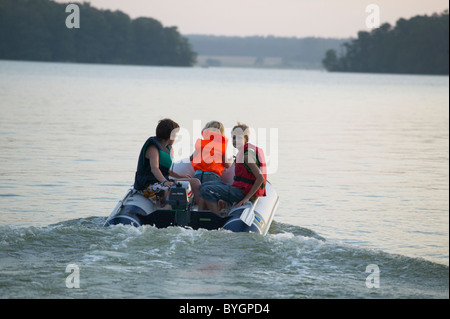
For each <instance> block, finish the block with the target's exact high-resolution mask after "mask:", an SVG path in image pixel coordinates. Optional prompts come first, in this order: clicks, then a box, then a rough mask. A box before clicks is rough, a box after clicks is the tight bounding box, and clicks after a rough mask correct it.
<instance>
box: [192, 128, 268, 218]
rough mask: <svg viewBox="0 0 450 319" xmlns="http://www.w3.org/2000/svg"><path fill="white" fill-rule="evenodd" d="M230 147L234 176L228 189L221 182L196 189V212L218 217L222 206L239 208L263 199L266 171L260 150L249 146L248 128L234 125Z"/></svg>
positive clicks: (208, 183) (205, 184)
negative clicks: (234, 150) (209, 212)
mask: <svg viewBox="0 0 450 319" xmlns="http://www.w3.org/2000/svg"><path fill="white" fill-rule="evenodd" d="M231 135H232V137H233V146H234V147H235V148H237V149H238V150H239V151H238V154H237V156H236V164H235V176H234V182H233V184H232V185H229V184H226V183H224V182H221V181H216V182H207V183H204V184H202V185H201V186H200V193H199V196H200V200H199V209H201V210H204V209H208V210H211V211H213V212H214V213H216V214H219V215H220V212H221V210H222V209H223V208H225V206H226V203H236V204H235V205H234V207H240V206H242V205H244V204H245V203H246V202H248V201H249V200H251V199H252V198H254V197H261V196H266V190H265V186H266V182H267V170H266V162H265V159H264V153H263V151H262V149H260V148H258V147H256V146H255V145H252V144H250V143H249V142H248V141H249V128H248V126H247V125H245V124H240V123H238V125H236V126H235V127H233V130H232V131H231Z"/></svg>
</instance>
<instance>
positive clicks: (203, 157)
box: [190, 121, 232, 183]
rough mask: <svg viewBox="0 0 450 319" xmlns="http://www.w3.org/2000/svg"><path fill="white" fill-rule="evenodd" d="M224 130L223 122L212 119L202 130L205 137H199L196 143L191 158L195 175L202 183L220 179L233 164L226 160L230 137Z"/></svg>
mask: <svg viewBox="0 0 450 319" xmlns="http://www.w3.org/2000/svg"><path fill="white" fill-rule="evenodd" d="M224 132H225V128H224V126H223V124H222V123H220V122H218V121H210V122H208V123H207V124H206V125H205V127H204V128H203V130H202V137H203V139H198V140H197V142H196V143H195V151H194V153H193V154H192V155H191V157H190V159H191V163H192V167H193V168H194V171H195V175H194V177H195V178H197V179H198V180H199V181H200V182H202V183H205V182H210V181H220V178H221V176H222V173H223V171H224V169H225V168H229V167H231V165H232V163H230V162H228V161H227V160H226V155H225V153H226V148H227V143H228V139H227V138H226V137H225V136H224Z"/></svg>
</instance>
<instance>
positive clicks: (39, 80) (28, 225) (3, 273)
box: [0, 61, 449, 298]
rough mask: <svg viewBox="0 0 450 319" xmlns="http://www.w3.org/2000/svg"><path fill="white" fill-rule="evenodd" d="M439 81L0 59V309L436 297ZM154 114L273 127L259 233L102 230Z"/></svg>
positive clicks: (441, 216)
mask: <svg viewBox="0 0 450 319" xmlns="http://www.w3.org/2000/svg"><path fill="white" fill-rule="evenodd" d="M448 84H449V83H448V77H437V76H436V77H433V76H399V75H371V74H338V73H336V74H328V73H322V72H311V71H292V70H248V69H224V68H222V69H214V68H211V69H195V68H194V69H192V68H186V69H179V68H152V67H133V66H106V65H83V64H54V63H29V62H28V63H27V62H8V61H0V112H1V116H0V148H1V150H2V151H1V153H0V161H1V162H0V163H1V164H0V293H1V296H2V297H4V298H22V297H26V298H42V297H56V298H58V297H63V298H66V297H75V298H84V297H87V298H95V297H106V298H108V297H118V298H131V297H149V298H184V297H200V298H230V297H233V298H234V297H237V298H243V297H245V298H340V297H342V298H410V297H412V298H448V296H449V295H448V273H449V270H448V233H449V231H448V216H449V210H448V207H449V201H448V199H449V195H448V191H449V190H448V181H449V175H448V160H449V158H448V132H449V124H448V123H449V122H448V118H449V116H448V114H449V113H448V112H449V111H448V103H449V91H448ZM163 117H171V118H173V119H174V120H176V121H177V122H178V123H179V124H180V125H181V126H182V127H183V128H185V129H186V130H185V132H188V134H190V136H189V138H191V139H193V138H195V137H196V134H197V133H198V132H195V131H194V128H195V125H196V124H195V121H201V123H202V124H205V123H206V122H207V121H209V120H211V119H218V120H221V121H222V122H223V123H224V124H225V126H226V127H228V128H231V127H232V126H233V125H234V124H235V123H236V121H242V122H245V123H248V124H249V125H251V126H253V127H255V128H260V129H261V128H262V129H266V137H267V140H268V141H269V140H270V136H269V135H270V128H275V129H277V130H278V139H277V143H275V144H271V145H266V147H265V150H266V155H267V157H268V158H269V159H272V164H274V163H275V162H277V167H276V168H277V169H276V172H274V174H272V175H271V176H270V177H269V179H270V180H271V182H272V184H273V185H274V186H275V188H276V189H277V191H278V193H279V195H280V205H279V208H278V211H277V213H276V215H275V221H274V223H273V225H272V227H271V229H270V231H269V234H268V235H267V236H265V237H262V236H259V235H255V234H234V233H229V232H226V231H204V230H199V231H193V230H189V229H180V228H169V229H154V228H152V227H141V228H132V227H124V226H117V227H111V228H107V229H104V228H102V227H101V226H102V224H103V222H104V220H105V218H106V217H107V216H108V215H109V213H110V212H111V210H112V209H113V208H114V206H115V204H116V202H117V200H118V199H119V198H120V197H121V196H123V195H124V193H125V192H126V190H127V189H128V187H129V185H131V184H132V183H133V178H134V172H135V169H136V160H137V156H138V153H139V150H140V148H141V146H142V143H143V142H144V141H145V140H146V138H147V137H148V136H150V135H153V131H154V127H155V125H156V123H157V121H158V120H159V119H161V118H163ZM252 138H253V139H254V142H255V143H256V144H259V145H260V144H261V143H262V142H263V141H262V140H261V139H259V138H258V136H255V135H254V136H252ZM255 139H256V140H255ZM188 144H189V143H188ZM191 144H193V143H191ZM180 145H181V144H176V145H175V151H176V152H178V154H176V155H177V156H180V155H181V154H180V153H179V150H180ZM272 146H273V147H272ZM70 264H75V265H77V266H78V267H79V275H80V288H79V289H77V288H74V289H69V288H67V286H66V279H67V277H68V276H69V275H70V273H66V267H67V266H68V265H70ZM369 265H376V266H377V267H378V268H379V270H380V273H379V279H380V282H379V283H380V287H379V288H368V287H367V286H366V279H367V277H368V276H370V273H367V272H366V268H367V266H369Z"/></svg>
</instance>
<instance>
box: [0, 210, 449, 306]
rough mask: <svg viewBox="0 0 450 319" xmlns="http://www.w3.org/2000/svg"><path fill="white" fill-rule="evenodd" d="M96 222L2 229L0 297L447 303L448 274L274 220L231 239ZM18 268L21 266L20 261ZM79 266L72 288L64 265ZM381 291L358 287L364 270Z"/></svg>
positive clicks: (422, 262) (224, 235)
mask: <svg viewBox="0 0 450 319" xmlns="http://www.w3.org/2000/svg"><path fill="white" fill-rule="evenodd" d="M102 222H104V218H103V217H91V218H87V219H77V220H70V221H66V222H62V223H58V224H55V225H50V226H46V227H26V228H20V227H13V226H1V228H0V230H1V238H0V245H1V260H2V266H1V270H2V271H1V273H0V278H1V283H2V291H3V292H7V293H8V297H11V298H16V297H18V298H23V297H25V298H35V297H48V298H67V297H68V298H99V297H105V298H446V297H448V267H446V266H444V265H439V264H434V263H431V262H428V261H425V260H421V259H414V258H409V257H405V256H400V255H392V254H387V253H385V252H382V251H375V250H368V249H362V248H357V247H352V246H348V245H339V244H334V243H329V242H327V241H326V240H324V239H323V238H321V237H320V236H318V235H317V234H316V233H314V232H312V231H311V230H308V229H305V228H301V227H298V226H292V225H287V224H283V223H279V222H275V223H274V225H273V226H272V228H271V233H270V234H269V235H268V236H266V237H263V236H260V235H256V234H236V233H231V232H227V231H206V230H199V231H194V230H190V229H182V228H174V227H171V228H168V229H156V228H153V227H148V226H144V227H140V228H133V227H129V226H114V227H110V228H102V227H101V225H102ZM19 262H20V263H19ZM70 264H76V265H77V266H78V268H79V285H80V288H78V289H75V288H74V289H68V288H67V287H66V278H67V276H69V273H66V267H67V266H68V265H70ZM370 264H377V265H378V267H379V268H380V288H378V289H375V288H372V289H369V288H367V287H366V278H367V277H368V276H369V273H366V267H367V265H370Z"/></svg>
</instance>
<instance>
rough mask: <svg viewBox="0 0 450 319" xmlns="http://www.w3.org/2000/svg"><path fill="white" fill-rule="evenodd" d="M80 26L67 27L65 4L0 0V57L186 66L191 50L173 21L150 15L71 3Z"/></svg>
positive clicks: (47, 0)
mask: <svg viewBox="0 0 450 319" xmlns="http://www.w3.org/2000/svg"><path fill="white" fill-rule="evenodd" d="M76 4H77V6H78V7H79V13H80V21H81V22H80V28H68V27H67V26H66V18H67V17H68V16H69V14H70V12H69V13H67V12H66V7H67V4H61V3H56V2H53V1H50V0H0V59H8V60H31V61H55V62H83V63H110V64H136V65H164V66H192V65H194V64H195V61H196V53H195V52H194V51H193V50H192V49H191V46H190V44H189V41H188V39H186V38H185V37H183V36H182V35H181V34H180V33H179V32H178V30H177V28H176V27H164V26H163V25H162V24H161V23H160V22H159V21H158V20H155V19H152V18H137V19H130V17H129V16H128V15H126V14H125V13H123V12H121V11H110V10H99V9H96V8H94V7H92V6H91V5H90V4H89V3H87V2H84V3H76Z"/></svg>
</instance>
